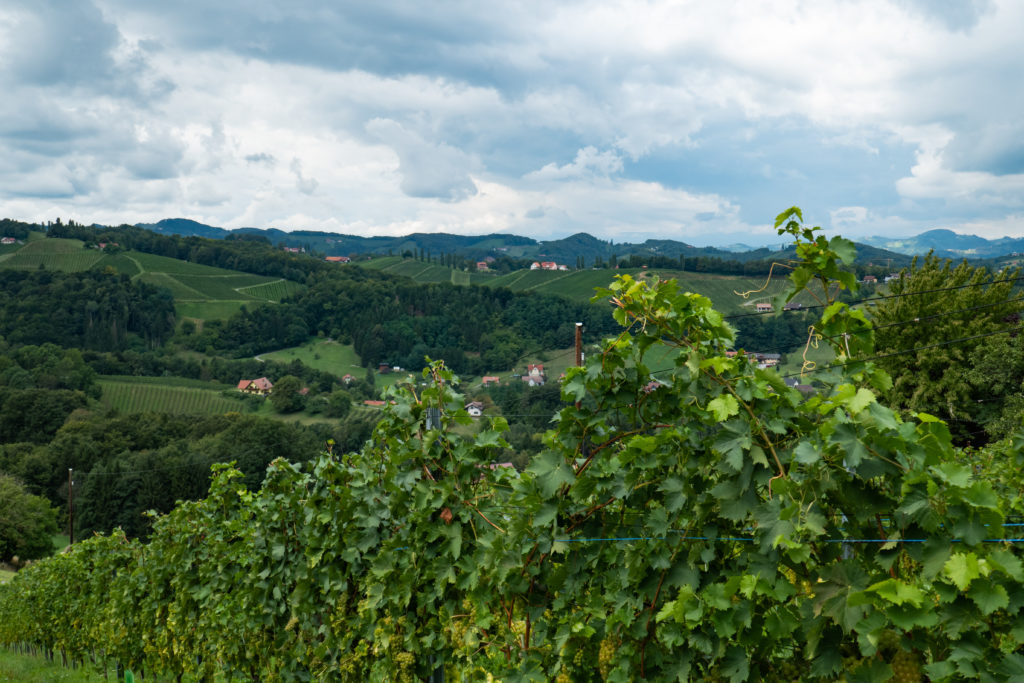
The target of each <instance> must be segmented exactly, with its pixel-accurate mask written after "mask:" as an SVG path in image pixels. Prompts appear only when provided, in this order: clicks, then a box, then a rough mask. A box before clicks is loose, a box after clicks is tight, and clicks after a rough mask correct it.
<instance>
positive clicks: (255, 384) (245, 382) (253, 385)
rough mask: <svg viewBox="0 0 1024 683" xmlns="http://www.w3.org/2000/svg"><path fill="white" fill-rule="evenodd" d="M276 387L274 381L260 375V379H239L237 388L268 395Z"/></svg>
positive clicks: (258, 394) (246, 391)
mask: <svg viewBox="0 0 1024 683" xmlns="http://www.w3.org/2000/svg"><path fill="white" fill-rule="evenodd" d="M273 388H274V383H273V382H271V381H270V380H269V379H267V378H266V377H260V378H259V379H242V380H239V381H238V387H237V389H238V390H239V391H241V392H242V393H245V394H255V395H257V396H266V395H267V394H269V393H270V390H271V389H273Z"/></svg>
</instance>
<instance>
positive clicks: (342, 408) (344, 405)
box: [327, 389, 352, 418]
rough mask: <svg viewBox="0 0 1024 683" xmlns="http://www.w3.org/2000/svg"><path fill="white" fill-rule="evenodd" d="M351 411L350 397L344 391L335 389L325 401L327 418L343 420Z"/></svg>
mask: <svg viewBox="0 0 1024 683" xmlns="http://www.w3.org/2000/svg"><path fill="white" fill-rule="evenodd" d="M351 410H352V396H351V394H349V393H348V392H347V391H345V390H344V389H336V390H335V391H333V392H331V395H330V397H329V398H328V399H327V416H328V417H337V418H344V417H346V416H347V415H348V414H349V411H351Z"/></svg>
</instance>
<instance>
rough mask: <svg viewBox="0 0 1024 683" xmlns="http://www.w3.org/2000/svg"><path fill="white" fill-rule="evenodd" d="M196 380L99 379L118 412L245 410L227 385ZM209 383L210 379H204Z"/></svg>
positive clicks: (106, 400)
mask: <svg viewBox="0 0 1024 683" xmlns="http://www.w3.org/2000/svg"><path fill="white" fill-rule="evenodd" d="M195 381H196V380H184V379H182V378H163V377H129V378H109V377H104V378H101V379H100V380H99V385H100V387H101V388H102V389H103V397H102V398H101V399H100V400H101V401H102V403H103V404H104V405H106V406H108V407H110V408H113V409H114V410H117V411H118V412H119V413H124V414H130V413H145V412H160V413H173V414H189V415H217V414H223V413H241V412H246V410H247V405H246V404H245V403H244V402H242V401H240V400H235V399H232V398H227V397H225V396H222V395H221V391H222V390H223V389H224V388H225V387H223V386H222V385H212V386H213V387H215V388H200V387H198V386H195V385H192V384H190V383H191V382H195ZM201 384H203V385H205V386H210V383H209V382H203V383H201Z"/></svg>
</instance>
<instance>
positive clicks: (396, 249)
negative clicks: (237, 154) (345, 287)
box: [137, 218, 980, 267]
mask: <svg viewBox="0 0 1024 683" xmlns="http://www.w3.org/2000/svg"><path fill="white" fill-rule="evenodd" d="M137 227H140V228H145V229H147V230H152V231H154V232H158V233H162V234H167V235H181V236H189V235H197V236H199V237H207V238H212V239H227V238H231V237H232V236H238V235H247V236H259V237H263V238H265V239H267V240H268V241H269V242H270V243H271V244H280V245H283V246H287V247H299V248H304V249H306V250H307V251H316V252H319V253H322V254H324V255H326V256H349V255H352V254H365V253H376V254H394V255H396V256H398V255H401V254H403V253H405V252H412V253H413V254H418V252H419V251H420V250H422V251H423V252H424V254H427V253H429V254H431V255H433V256H438V255H440V254H444V253H452V254H458V255H459V256H462V257H464V258H468V259H473V260H483V259H485V258H487V257H488V256H491V257H498V256H503V255H504V256H509V257H513V258H519V259H536V260H545V261H557V262H558V263H564V264H566V265H569V266H575V265H576V263H577V259H578V258H582V259H583V261H584V265H585V266H588V267H589V266H591V265H592V264H593V263H594V262H595V261H596V260H598V259H600V260H602V261H608V260H609V259H610V258H612V257H613V256H614V257H615V258H617V259H623V258H626V257H629V256H630V255H633V254H637V255H640V256H664V257H668V258H678V257H679V256H685V257H686V258H697V257H701V256H704V257H709V258H718V259H723V260H727V261H741V262H746V261H755V260H762V259H771V258H786V257H787V254H789V256H790V257H791V256H792V254H791V253H790V252H791V250H781V251H780V250H779V249H777V248H775V249H769V248H767V247H761V248H759V249H754V248H751V247H747V246H746V245H731V246H729V247H724V248H719V247H696V246H693V245H691V244H687V243H686V242H681V241H678V240H669V239H648V240H646V241H644V242H642V243H639V244H637V243H629V242H618V243H617V242H614V241H613V240H602V239H598V238H597V237H594V236H593V235H590V234H588V233H585V232H580V233H576V234H575V235H570V236H568V237H563V238H561V239H557V240H540V241H538V240H535V239H533V238H530V237H523V236H520V235H511V234H507V233H492V234H488V235H452V234H449V233H413V234H410V235H402V236H397V237H389V236H377V237H360V236H358V235H343V234H339V233H330V232H317V231H312V230H296V231H294V232H286V231H284V230H280V229H278V228H267V229H260V228H237V229H234V230H226V229H224V228H219V227H215V226H211V225H205V224H203V223H199V222H197V221H193V220H189V219H186V218H168V219H164V220H162V221H159V222H157V223H139V224H138V225H137ZM979 239H980V238H979ZM744 247H745V250H742V251H741V250H740V248H744ZM868 261H871V262H875V263H880V262H889V263H890V264H891V265H899V264H902V263H904V262H906V261H907V258H906V256H904V255H903V254H901V253H895V252H894V251H886V250H885V249H884V248H878V247H875V246H870V245H866V244H861V245H858V262H868Z"/></svg>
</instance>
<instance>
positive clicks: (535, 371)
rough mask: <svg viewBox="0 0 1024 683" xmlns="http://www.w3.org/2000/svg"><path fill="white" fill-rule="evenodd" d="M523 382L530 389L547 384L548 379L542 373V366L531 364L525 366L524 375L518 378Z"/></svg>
mask: <svg viewBox="0 0 1024 683" xmlns="http://www.w3.org/2000/svg"><path fill="white" fill-rule="evenodd" d="M520 379H521V380H522V381H523V382H526V383H527V384H529V385H530V386H531V387H542V386H544V383H545V382H547V380H548V377H547V375H546V374H545V373H544V366H543V365H541V364H540V363H531V364H530V365H527V366H526V374H524V375H523V376H522V377H521V378H520Z"/></svg>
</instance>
